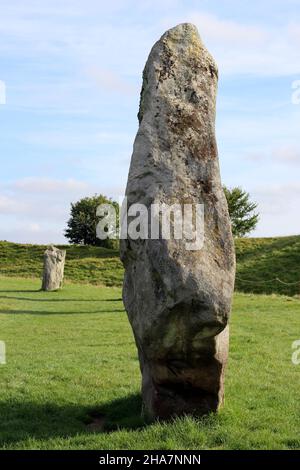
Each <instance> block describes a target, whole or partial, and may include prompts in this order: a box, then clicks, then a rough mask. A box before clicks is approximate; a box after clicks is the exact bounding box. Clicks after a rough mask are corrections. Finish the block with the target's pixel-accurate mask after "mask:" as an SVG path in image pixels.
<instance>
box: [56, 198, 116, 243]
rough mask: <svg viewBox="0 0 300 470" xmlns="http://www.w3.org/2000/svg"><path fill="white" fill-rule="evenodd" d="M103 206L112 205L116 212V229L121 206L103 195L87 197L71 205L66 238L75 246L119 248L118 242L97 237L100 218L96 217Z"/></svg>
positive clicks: (65, 233)
mask: <svg viewBox="0 0 300 470" xmlns="http://www.w3.org/2000/svg"><path fill="white" fill-rule="evenodd" d="M101 204H112V205H113V206H114V208H115V211H116V224H117V225H116V228H118V222H119V204H118V203H117V202H115V201H113V200H111V199H108V198H107V197H105V196H103V195H102V194H99V195H97V194H95V196H93V197H85V198H83V199H80V200H79V201H77V202H75V203H72V204H71V215H70V219H69V220H68V222H67V228H66V230H65V232H64V235H65V237H66V238H67V239H68V240H69V241H70V242H71V243H74V244H80V245H92V246H102V247H105V248H117V246H118V241H117V240H113V239H110V238H107V239H105V240H100V239H99V238H97V236H96V227H97V224H98V222H99V220H100V217H98V216H97V215H96V211H97V207H98V206H99V205H101Z"/></svg>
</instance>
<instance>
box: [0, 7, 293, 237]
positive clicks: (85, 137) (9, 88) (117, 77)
mask: <svg viewBox="0 0 300 470" xmlns="http://www.w3.org/2000/svg"><path fill="white" fill-rule="evenodd" d="M185 21H189V22H192V23H194V24H196V26H197V27H198V29H199V32H200V35H201V37H202V39H203V41H204V43H205V44H206V46H207V47H208V49H209V50H210V52H211V53H212V54H213V56H214V57H215V59H216V61H217V63H218V66H219V73H220V81H219V92H218V103H217V140H218V146H219V156H220V164H221V172H222V179H223V182H224V183H225V184H227V185H228V186H233V185H241V186H243V187H244V188H245V189H247V190H248V191H249V192H250V193H251V195H252V197H253V198H254V199H255V200H257V202H258V203H259V210H260V212H261V221H260V223H259V226H258V228H257V230H256V231H255V232H254V234H253V235H259V236H271V235H288V234H297V233H300V218H299V207H300V179H299V172H300V139H299V125H300V105H296V104H293V103H292V93H293V90H292V83H293V81H295V80H300V48H299V43H300V0H282V1H279V0H260V1H257V0H254V1H252V2H241V1H236V0H223V1H222V2H220V1H216V0H209V1H206V0H203V1H191V0H190V1H181V0H160V1H156V0H152V1H150V0H149V1H148V0H145V1H140V2H139V1H133V0H132V1H131V0H127V1H126V0H124V1H118V0H112V1H111V2H107V1H101V0H98V1H96V0H85V1H84V2H82V0H80V1H78V0H72V1H69V0H65V1H64V2H61V1H57V0H51V1H50V0H43V2H40V1H34V0H27V1H26V2H21V1H16V0H10V1H6V0H2V2H1V16H0V61H1V62H0V63H1V67H0V80H2V81H3V82H5V84H6V104H5V105H1V104H0V158H1V173H0V239H6V240H11V241H18V242H44V243H50V242H54V243H57V242H62V241H64V238H63V229H64V227H65V223H66V220H67V218H68V214H69V207H70V202H72V201H76V200H77V199H78V198H79V197H81V196H85V195H92V194H94V193H100V192H101V193H104V194H106V195H108V196H112V197H118V196H119V195H122V194H123V191H124V188H125V184H126V180H127V173H128V166H129V161H130V157H131V153H132V144H133V139H134V137H135V134H136V131H137V126H138V123H137V118H136V115H137V111H138V101H139V93H140V86H141V74H142V70H143V67H144V64H145V61H146V59H147V56H148V54H149V51H150V49H151V47H152V45H153V43H154V42H155V41H156V40H157V39H158V38H159V37H160V36H161V35H162V34H163V33H164V31H165V30H166V29H168V28H169V27H172V26H174V25H176V24H178V23H182V22H185Z"/></svg>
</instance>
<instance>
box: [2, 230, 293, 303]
mask: <svg viewBox="0 0 300 470" xmlns="http://www.w3.org/2000/svg"><path fill="white" fill-rule="evenodd" d="M235 244H236V254H237V279H236V290H238V291H240V292H254V293H257V294H261V293H265V294H272V293H278V294H283V295H290V296H293V295H299V294H300V236H294V237H278V238H244V239H237V240H236V242H235ZM64 248H65V249H66V250H67V258H66V268H65V278H66V280H69V281H74V282H87V283H90V284H98V285H99V284H100V285H104V286H117V287H120V286H121V285H122V280H123V267H122V265H121V262H120V260H119V253H118V252H117V251H116V250H107V249H103V248H97V247H89V246H68V245H67V246H65V247H64ZM45 249H46V247H45V246H43V245H20V244H16V243H8V242H0V274H2V275H4V276H13V277H16V276H17V277H18V276H19V277H40V276H41V272H42V266H43V253H44V251H45ZM277 278H278V279H279V280H280V281H282V282H280V281H278V280H276V279H277Z"/></svg>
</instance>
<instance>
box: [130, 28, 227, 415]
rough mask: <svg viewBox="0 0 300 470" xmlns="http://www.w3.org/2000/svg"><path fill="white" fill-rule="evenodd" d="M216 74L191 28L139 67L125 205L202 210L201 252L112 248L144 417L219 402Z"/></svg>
mask: <svg viewBox="0 0 300 470" xmlns="http://www.w3.org/2000/svg"><path fill="white" fill-rule="evenodd" d="M217 80H218V71H217V66H216V64H215V62H214V60H213V58H212V57H211V55H210V54H209V53H208V51H207V50H206V48H205V46H204V45H203V43H202V41H201V39H200V37H199V35H198V32H197V29H196V27H195V26H193V25H191V24H181V25H179V26H176V27H175V28H173V29H170V30H169V31H167V32H166V33H165V34H164V35H163V36H162V38H161V39H160V40H159V41H158V42H157V43H156V44H155V45H154V47H153V48H152V50H151V53H150V56H149V58H148V61H147V64H146V66H145V70H144V75H143V87H142V92H141V102H140V110H139V122H140V127H139V130H138V133H137V136H136V139H135V143H134V150H133V155H132V160H131V166H130V170H129V176H128V184H127V189H126V195H127V198H128V205H129V206H130V205H131V204H133V203H136V202H138V203H142V204H145V205H146V206H147V207H149V206H150V205H151V204H152V203H166V204H171V203H174V202H179V203H180V204H181V205H182V204H184V203H195V204H196V203H203V204H204V210H205V224H204V229H205V240H204V246H203V248H202V249H201V250H197V251H190V250H187V249H186V245H185V241H184V240H174V239H171V240H162V239H159V240H150V239H148V240H139V239H138V240H132V239H128V240H122V241H121V259H122V261H123V263H124V266H125V279H124V286H123V299H124V304H125V308H126V310H127V313H128V317H129V320H130V323H131V326H132V329H133V332H134V337H135V341H136V344H137V348H138V353H139V360H140V366H141V372H142V394H143V400H144V405H145V409H146V411H147V412H148V413H149V414H150V415H151V416H153V417H159V418H168V417H170V416H172V415H180V414H183V413H194V414H197V415H201V414H204V413H207V412H209V411H211V410H217V409H218V407H219V405H220V404H221V403H222V401H223V396H224V369H225V365H226V361H227V355H228V338H229V331H228V325H227V324H228V319H229V314H230V309H231V298H232V293H233V287H234V275H235V255H234V245H233V239H232V235H231V227H230V221H229V216H228V209H227V204H226V200H225V197H224V193H223V190H222V185H221V181H220V172H219V163H218V154H217V145H216V140H215V102H216V89H217Z"/></svg>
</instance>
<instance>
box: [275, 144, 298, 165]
mask: <svg viewBox="0 0 300 470" xmlns="http://www.w3.org/2000/svg"><path fill="white" fill-rule="evenodd" d="M272 157H273V158H274V159H275V160H276V161H278V162H280V163H283V164H289V165H300V148H299V147H295V146H292V145H286V146H283V147H279V148H278V149H275V150H274V151H273V154H272V155H271V158H272Z"/></svg>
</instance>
